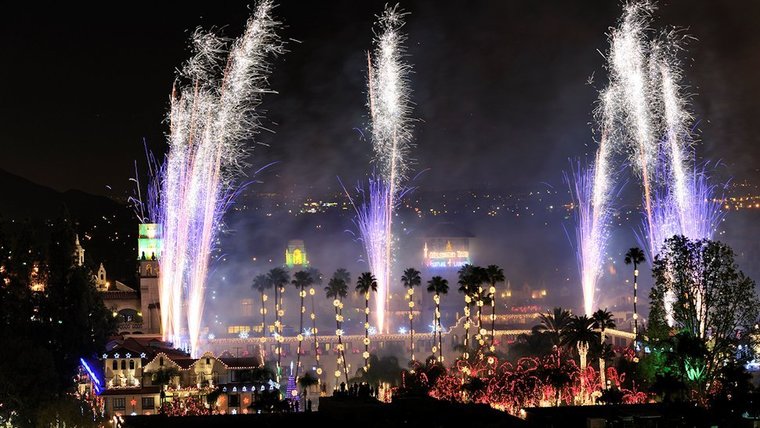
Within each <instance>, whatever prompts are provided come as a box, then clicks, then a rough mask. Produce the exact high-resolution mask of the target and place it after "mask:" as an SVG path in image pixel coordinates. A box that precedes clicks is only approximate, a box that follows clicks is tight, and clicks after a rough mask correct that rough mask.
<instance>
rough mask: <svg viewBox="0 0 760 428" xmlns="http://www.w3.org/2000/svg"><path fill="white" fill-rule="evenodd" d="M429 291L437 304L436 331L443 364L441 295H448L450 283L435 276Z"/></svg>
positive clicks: (439, 359) (440, 360)
mask: <svg viewBox="0 0 760 428" xmlns="http://www.w3.org/2000/svg"><path fill="white" fill-rule="evenodd" d="M427 291H428V292H429V293H435V294H434V296H433V301H434V302H435V330H436V331H437V332H438V361H439V362H441V363H442V362H443V346H442V342H443V339H442V337H441V330H442V329H441V294H447V293H448V292H449V281H448V280H446V279H444V278H441V277H440V276H434V277H433V278H431V279H430V281H428V286H427ZM433 340H435V332H434V333H433ZM433 357H435V346H434V347H433Z"/></svg>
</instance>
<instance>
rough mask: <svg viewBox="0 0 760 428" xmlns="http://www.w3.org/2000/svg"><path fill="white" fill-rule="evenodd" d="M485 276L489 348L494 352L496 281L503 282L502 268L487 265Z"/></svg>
mask: <svg viewBox="0 0 760 428" xmlns="http://www.w3.org/2000/svg"><path fill="white" fill-rule="evenodd" d="M486 277H487V278H488V283H489V284H491V287H490V288H489V289H488V298H489V301H490V303H491V346H490V347H489V350H490V351H491V352H494V351H495V350H496V347H495V345H494V340H495V339H496V283H498V282H504V269H502V268H500V267H498V266H496V265H488V267H487V268H486Z"/></svg>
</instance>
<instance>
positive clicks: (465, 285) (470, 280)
mask: <svg viewBox="0 0 760 428" xmlns="http://www.w3.org/2000/svg"><path fill="white" fill-rule="evenodd" d="M474 269H475V266H473V265H470V264H466V265H464V266H462V267H461V268H460V269H459V272H457V274H458V275H459V281H458V282H457V283H458V284H459V289H458V290H457V291H459V292H460V293H462V294H464V309H463V310H464V341H463V345H464V346H463V348H464V349H463V351H462V358H463V359H465V360H466V359H468V358H469V357H470V355H469V350H470V325H471V319H470V308H471V307H472V305H473V304H474V303H475V294H476V289H475V276H474V274H475V272H474Z"/></svg>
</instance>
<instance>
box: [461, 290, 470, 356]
mask: <svg viewBox="0 0 760 428" xmlns="http://www.w3.org/2000/svg"><path fill="white" fill-rule="evenodd" d="M463 343H464V350H463V351H462V358H463V359H465V360H466V359H467V357H468V355H467V350H468V349H470V304H469V303H468V302H465V304H464V342H463Z"/></svg>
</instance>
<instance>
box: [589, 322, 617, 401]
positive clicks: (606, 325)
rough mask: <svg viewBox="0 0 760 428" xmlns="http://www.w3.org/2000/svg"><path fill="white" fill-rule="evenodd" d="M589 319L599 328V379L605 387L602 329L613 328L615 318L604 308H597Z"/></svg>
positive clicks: (605, 375)
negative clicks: (600, 349) (600, 346)
mask: <svg viewBox="0 0 760 428" xmlns="http://www.w3.org/2000/svg"><path fill="white" fill-rule="evenodd" d="M591 319H592V320H593V321H594V328H598V329H599V341H600V344H601V345H602V352H600V353H599V380H600V382H601V384H602V388H606V387H607V382H606V377H607V374H606V373H605V366H606V360H605V352H604V330H606V329H608V328H615V320H614V318H613V317H612V314H611V313H610V312H609V311H608V310H606V309H599V310H598V311H596V312H594V313H593V314H592V315H591Z"/></svg>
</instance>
